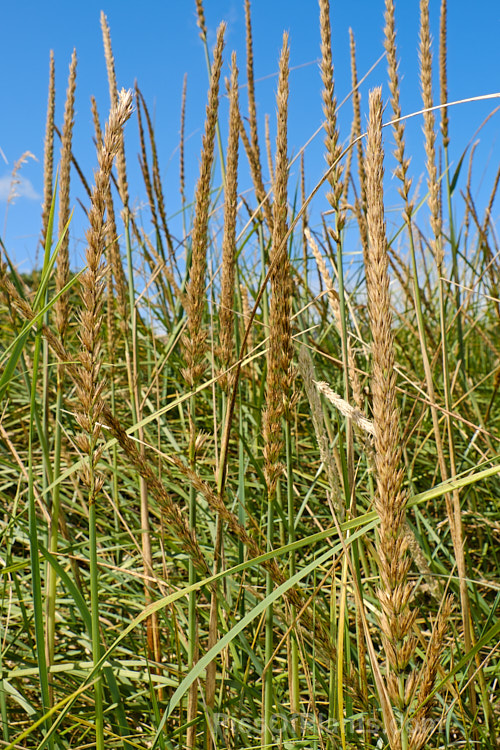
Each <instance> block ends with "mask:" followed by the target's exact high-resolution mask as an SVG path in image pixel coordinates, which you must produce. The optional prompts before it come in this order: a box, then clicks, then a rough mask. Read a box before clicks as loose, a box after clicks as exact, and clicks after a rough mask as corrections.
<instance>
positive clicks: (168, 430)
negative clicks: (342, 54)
mask: <svg viewBox="0 0 500 750" xmlns="http://www.w3.org/2000/svg"><path fill="white" fill-rule="evenodd" d="M196 8H197V12H198V19H199V27H200V30H201V39H202V44H203V45H204V47H205V50H206V58H207V68H208V80H209V84H208V85H209V91H208V95H207V116H206V123H205V130H204V136H203V143H202V153H201V158H200V162H199V163H200V174H199V179H198V182H197V186H196V190H195V194H194V196H193V199H192V203H191V202H190V199H189V197H188V196H187V195H186V194H185V179H184V153H185V148H186V145H185V143H184V132H183V131H184V126H183V122H184V106H185V97H186V93H185V92H184V98H183V112H182V115H181V122H182V124H181V143H180V155H181V158H180V166H181V169H180V192H181V199H182V213H181V215H180V216H170V215H169V209H168V206H167V205H166V204H165V198H164V194H165V193H164V186H163V185H162V179H161V171H160V155H159V154H158V152H157V148H156V143H155V132H154V126H153V122H152V119H151V117H150V112H149V109H148V103H147V102H146V101H145V99H144V97H143V96H142V94H141V91H140V88H139V87H138V86H137V87H136V91H135V94H134V95H132V92H126V91H121V92H119V91H118V88H117V84H116V76H115V72H114V58H113V52H112V46H111V34H110V30H109V27H108V25H107V21H106V18H105V16H104V15H102V17H101V26H102V30H103V38H104V49H105V59H106V64H107V69H108V81H109V88H110V111H109V115H108V116H107V119H106V123H104V122H101V120H100V116H99V113H98V111H97V107H96V104H95V101H93V102H92V110H93V119H94V127H95V143H96V148H97V154H96V161H97V165H98V168H97V170H96V172H95V174H94V177H93V186H92V187H89V186H88V184H87V182H86V181H85V178H84V177H83V175H82V174H81V172H80V170H79V168H78V162H77V159H78V155H77V154H75V153H74V152H73V148H72V126H73V118H74V112H73V102H74V92H75V86H76V85H77V77H76V54H74V55H73V58H72V61H71V65H70V72H69V83H68V91H67V97H66V108H65V115H64V123H63V127H62V128H61V130H60V133H61V141H62V148H61V163H60V165H59V169H58V170H57V175H58V176H57V178H56V177H55V176H54V175H55V174H56V169H55V165H54V133H55V132H56V127H55V124H54V101H55V95H56V92H55V86H54V66H53V60H52V62H51V80H50V85H49V105H48V116H47V133H46V149H45V153H46V158H45V180H46V182H45V191H44V207H43V214H42V228H41V238H42V243H43V247H44V261H43V266H42V268H41V269H36V270H34V271H33V272H32V273H31V274H24V275H20V274H18V273H17V271H16V269H15V267H14V266H13V264H12V263H11V261H10V256H9V248H7V247H4V245H3V244H2V247H1V251H2V252H1V263H0V312H1V327H0V398H1V412H0V414H1V420H0V497H1V498H2V507H3V513H2V517H1V521H0V535H1V548H0V564H1V567H0V572H1V581H2V621H1V627H2V630H1V651H0V653H1V673H2V679H1V681H0V715H1V724H2V730H1V731H2V735H1V737H0V741H1V742H2V747H6V748H17V747H27V748H38V749H39V750H42V748H45V747H49V748H84V747H96V748H98V749H99V750H102V748H110V747H120V748H125V749H126V750H130V749H131V748H153V747H154V748H156V747H158V748H161V749H162V750H163V749H167V748H168V749H172V750H173V749H177V748H189V749H190V750H191V749H193V748H204V749H207V750H211V749H212V748H238V749H240V748H271V747H277V748H286V750H289V749H290V748H298V747H303V748H314V749H315V750H316V749H318V750H319V749H321V750H323V749H325V750H333V748H339V747H341V748H385V747H387V748H391V749H392V750H418V749H419V748H425V747H429V748H444V747H451V746H453V747H465V748H479V747H480V748H496V747H497V742H498V737H497V725H498V720H499V715H500V708H499V705H498V679H499V669H498V642H499V637H500V619H499V617H498V606H499V604H500V590H499V585H498V581H499V571H500V560H499V553H498V542H499V533H500V520H499V506H500V480H499V478H498V475H499V474H500V460H499V454H500V449H499V434H500V433H499V419H500V409H499V400H498V387H499V384H500V376H499V372H500V348H499V345H498V341H499V330H500V329H499V322H500V300H499V294H498V278H499V270H500V269H499V260H498V244H497V236H496V228H495V225H494V223H493V220H492V216H493V204H494V200H495V197H496V191H497V188H498V176H497V179H496V181H495V182H494V184H493V185H492V188H491V197H490V200H489V202H488V205H487V206H486V209H485V211H484V213H483V214H482V215H479V213H478V209H477V208H476V205H475V202H474V189H475V186H474V184H473V183H472V179H471V168H470V166H469V169H468V173H467V160H469V164H472V160H473V156H474V149H472V150H470V151H469V149H468V148H466V150H465V152H464V156H463V158H462V159H461V160H460V161H459V163H458V165H450V161H449V151H448V149H449V133H448V117H450V118H452V117H453V116H454V115H455V114H457V113H460V108H458V109H457V108H455V109H454V110H452V109H451V108H447V107H446V106H445V104H446V101H447V78H446V2H444V1H443V2H442V3H441V28H440V39H439V56H438V60H439V73H440V98H439V103H440V107H438V108H436V102H435V101H434V99H433V93H432V84H431V81H432V68H433V57H432V54H433V53H432V47H431V40H430V31H429V15H428V2H427V1H426V0H421V3H420V11H421V30H420V50H419V59H420V70H421V86H422V100H423V109H424V112H423V113H420V114H419V116H421V117H422V118H423V125H424V127H423V139H424V147H425V154H426V174H425V176H424V178H423V183H422V184H423V185H424V186H425V187H423V188H421V190H420V196H418V195H417V191H416V187H415V186H414V185H413V183H412V178H415V177H416V175H413V174H412V173H411V169H410V163H409V156H410V155H409V153H408V149H407V147H406V141H405V121H404V118H403V119H402V116H403V114H404V113H402V111H401V107H400V103H399V92H400V82H399V77H398V53H397V40H396V22H395V7H394V3H393V2H392V0H386V2H385V51H386V57H387V65H388V80H389V90H390V94H391V99H390V102H389V103H388V106H387V107H386V110H385V114H384V102H383V100H382V94H381V90H380V89H374V90H373V91H372V92H371V93H370V97H369V102H368V107H367V111H366V112H363V113H362V112H361V102H360V99H359V96H358V92H357V88H356V87H357V82H358V80H359V76H358V71H357V70H356V54H355V52H356V51H355V45H354V38H353V37H351V66H352V80H353V87H354V90H353V92H352V103H353V123H352V129H351V133H350V135H349V136H347V135H346V134H341V133H340V132H339V130H338V127H339V126H338V119H337V112H338V107H337V101H336V97H335V75H334V68H333V55H332V49H331V29H330V7H329V2H328V0H320V2H319V13H318V22H319V26H320V31H321V56H322V62H321V66H320V77H321V82H322V86H323V92H322V102H323V113H324V118H325V125H324V138H325V141H324V144H325V159H326V166H325V171H324V172H323V174H322V175H310V174H309V175H308V178H309V180H312V181H313V183H314V184H315V187H314V189H313V191H312V192H311V194H310V195H307V194H306V191H305V165H304V160H302V162H301V173H300V177H299V184H298V185H296V184H293V183H292V180H291V179H290V176H289V167H290V161H289V158H290V157H289V154H290V151H291V145H290V144H289V143H288V134H287V118H288V101H289V98H290V97H293V96H294V92H293V86H291V84H290V82H289V80H288V79H289V69H288V56H289V42H288V37H287V35H286V34H285V35H284V37H283V48H282V53H281V57H280V61H279V75H278V83H277V104H276V110H277V126H276V143H274V144H273V143H271V141H270V137H269V136H268V131H267V134H266V141H265V147H266V151H267V162H268V164H267V165H266V170H264V168H263V164H262V156H261V147H260V145H259V128H258V118H257V108H256V100H255V84H254V80H253V54H254V46H253V39H252V25H251V14H250V3H249V2H245V10H246V32H247V60H246V80H245V83H246V85H247V92H248V112H243V111H242V110H241V99H240V97H239V87H241V85H242V83H241V81H242V80H243V79H244V76H243V75H242V73H241V70H240V71H238V67H240V69H242V68H243V63H242V62H241V61H238V60H237V59H236V55H233V56H232V57H231V55H230V52H228V51H227V50H226V49H224V43H225V42H224V38H225V33H226V27H225V25H224V24H221V26H220V27H219V30H218V35H217V43H216V47H215V49H214V51H213V52H212V51H210V50H209V48H208V45H207V34H206V27H205V20H204V15H203V5H202V3H201V2H197V3H196ZM435 57H436V55H435ZM230 59H231V77H230V81H228V82H226V87H225V88H224V85H223V83H222V81H221V69H222V65H223V63H224V61H225V62H227V61H229V60H230ZM224 92H227V95H228V99H229V102H230V106H229V119H228V123H227V124H226V123H225V121H224V120H225V117H226V116H225V115H224V114H222V113H221V94H222V93H224ZM448 109H449V112H448ZM389 110H391V113H390V112H389ZM458 116H459V114H458ZM130 118H132V119H135V118H137V122H138V125H139V136H140V149H141V151H140V155H139V159H140V163H141V170H142V175H143V181H144V196H145V202H146V203H145V205H146V207H143V208H142V209H141V211H140V212H139V211H137V212H136V211H134V210H133V209H132V206H131V205H130V199H129V187H128V180H127V161H126V148H125V145H126V141H127V128H128V127H130V123H128V124H127V121H128V120H129V119H130ZM391 118H392V121H391ZM438 119H439V120H440V125H439V124H438V122H437V120H438ZM365 120H366V122H367V126H366V127H367V132H366V133H364V132H362V129H363V127H364V126H363V125H362V122H364V121H365ZM384 121H385V123H386V124H387V125H386V124H384ZM57 132H59V131H57ZM224 133H227V135H226V136H225V135H224ZM392 138H393V139H394V141H395V151H394V152H393V153H392V154H391V153H390V151H391V148H393V146H392ZM344 142H345V143H349V146H348V147H347V148H344V147H343V146H342V144H343V143H344ZM464 148H465V147H464ZM71 165H73V167H77V169H72V166H71ZM16 169H17V167H16ZM265 171H269V172H270V174H271V178H270V179H271V182H269V183H268V182H266V181H265V177H264V174H265ZM384 173H385V175H386V177H385V178H384ZM391 173H394V177H395V181H397V183H398V185H399V190H400V199H401V202H400V206H399V207H398V210H399V216H400V218H399V219H396V221H397V222H398V224H397V226H396V228H395V229H394V227H391V231H390V232H388V231H387V228H386V212H387V206H386V203H387V199H385V198H384V185H385V184H386V183H387V179H386V178H387V176H390V175H391ZM466 173H467V174H466ZM242 174H244V175H245V176H247V175H248V174H249V175H250V177H251V179H252V182H253V187H254V193H253V194H252V195H249V194H244V195H242V194H240V193H239V184H240V182H241V180H240V177H241V175H242ZM81 178H82V179H83V180H84V181H85V185H86V189H87V195H88V201H87V205H86V206H85V209H86V211H87V215H88V226H89V229H88V232H87V234H86V247H87V250H86V265H85V267H84V268H83V269H81V270H79V271H78V272H77V273H75V272H72V271H71V270H70V263H69V254H68V253H69V247H68V245H69V243H68V239H67V238H68V235H67V231H68V226H69V225H70V222H71V215H70V199H69V198H70V195H71V190H72V186H71V182H70V181H71V180H74V179H78V180H79V179H81ZM73 189H74V186H73ZM422 191H423V193H424V194H423V195H422ZM323 192H324V193H326V194H327V200H328V203H329V210H328V211H326V212H325V213H323V214H321V213H320V212H319V209H318V208H317V196H318V194H319V193H323ZM391 209H392V222H393V224H394V216H398V214H397V213H395V212H394V206H391ZM56 221H57V222H58V223H57V227H58V228H57V232H56V229H55V226H56ZM391 235H392V238H391ZM353 248H356V249H359V255H360V257H362V259H363V260H362V262H361V261H360V262H359V263H358V264H352V263H350V261H349V257H350V254H351V253H352V251H353Z"/></svg>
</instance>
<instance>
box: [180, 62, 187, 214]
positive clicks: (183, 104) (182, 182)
mask: <svg viewBox="0 0 500 750" xmlns="http://www.w3.org/2000/svg"><path fill="white" fill-rule="evenodd" d="M186 101H187V73H185V74H184V78H183V80H182V98H181V125H180V131H179V190H180V193H181V201H182V206H183V207H184V206H185V204H186V172H185V166H184V147H185V129H186ZM183 215H184V214H183Z"/></svg>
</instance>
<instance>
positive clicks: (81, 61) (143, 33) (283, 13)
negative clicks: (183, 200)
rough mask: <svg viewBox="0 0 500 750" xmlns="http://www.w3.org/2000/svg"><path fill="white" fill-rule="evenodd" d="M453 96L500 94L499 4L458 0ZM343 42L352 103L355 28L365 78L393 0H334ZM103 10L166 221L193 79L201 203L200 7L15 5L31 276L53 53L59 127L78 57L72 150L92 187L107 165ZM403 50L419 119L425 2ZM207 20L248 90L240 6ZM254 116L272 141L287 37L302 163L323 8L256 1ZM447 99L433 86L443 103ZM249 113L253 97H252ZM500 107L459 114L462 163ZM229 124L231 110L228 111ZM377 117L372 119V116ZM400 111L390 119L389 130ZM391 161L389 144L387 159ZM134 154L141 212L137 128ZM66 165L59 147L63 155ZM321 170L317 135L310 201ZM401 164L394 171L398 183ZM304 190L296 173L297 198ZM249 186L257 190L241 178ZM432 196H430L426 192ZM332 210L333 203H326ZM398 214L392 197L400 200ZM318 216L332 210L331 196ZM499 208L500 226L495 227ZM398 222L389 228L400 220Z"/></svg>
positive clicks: (483, 158) (486, 157)
mask: <svg viewBox="0 0 500 750" xmlns="http://www.w3.org/2000/svg"><path fill="white" fill-rule="evenodd" d="M448 4H449V9H448V19H449V40H448V60H449V98H450V100H456V99H462V98H467V97H472V96H478V95H482V94H491V93H494V92H498V91H500V76H499V70H500V65H499V62H500V61H499V54H498V39H499V38H500V5H499V4H498V2H497V0H476V1H475V2H474V3H471V2H470V0H468V1H467V2H466V0H449V3H448ZM331 5H332V14H331V20H332V33H333V43H334V63H335V76H336V93H337V97H338V100H339V101H341V100H342V99H344V97H345V96H347V95H348V94H349V92H350V64H349V41H348V29H349V27H352V29H353V31H354V34H355V37H356V44H357V54H358V71H359V75H360V77H361V76H362V75H363V74H364V73H365V72H366V71H368V69H369V68H370V67H371V66H372V65H373V64H374V63H375V62H376V61H377V59H378V58H379V56H380V55H381V53H382V52H383V25H384V21H383V11H384V2H383V0H332V4H331ZM439 5H440V3H439V0H431V2H430V8H431V23H432V28H433V36H434V39H435V51H436V53H437V40H438V28H439ZM101 9H102V10H104V12H105V13H106V15H107V17H108V22H109V24H110V28H111V35H112V42H113V49H114V54H115V60H116V69H117V76H118V83H119V86H120V87H121V86H125V87H131V86H132V85H133V83H134V80H135V79H136V78H137V80H138V82H139V85H140V86H141V88H142V91H143V94H144V96H145V98H146V101H147V102H148V104H149V107H150V110H151V112H152V113H153V115H154V120H155V124H156V135H157V143H158V150H159V155H160V161H161V169H162V176H163V179H164V181H165V184H166V194H167V210H168V212H169V213H174V212H175V211H176V210H177V209H178V207H179V192H178V152H177V144H178V134H179V116H180V102H181V91H182V81H183V76H184V73H187V74H188V101H187V113H186V117H187V120H186V136H187V143H186V149H187V154H186V157H187V193H188V195H190V194H192V191H193V188H194V185H195V183H196V178H197V165H198V159H199V153H200V146H201V134H202V129H203V118H204V111H205V104H206V92H207V72H206V67H205V59H204V51H203V47H202V43H201V41H200V39H199V36H198V28H197V25H196V12H195V2H194V0H177V1H175V2H174V1H171V0H165V1H164V2H160V1H159V0H157V1H155V2H153V0H143V2H141V4H140V6H139V4H138V3H136V2H134V3H132V2H128V0H121V1H120V2H118V1H117V0H86V1H85V2H81V1H80V2H78V1H77V2H73V3H68V2H67V0H65V2H62V0H51V2H50V3H42V2H41V1H40V2H34V1H33V0H31V1H29V0H26V1H24V2H17V3H4V5H3V8H2V39H1V44H0V69H1V71H2V77H1V88H2V109H3V114H2V118H1V120H0V149H1V151H0V236H1V237H2V239H3V240H4V242H5V244H6V247H7V250H8V252H9V253H10V254H11V256H12V257H13V258H14V259H15V261H16V263H17V264H18V265H19V267H20V268H21V269H23V270H28V269H29V268H30V267H31V266H32V265H33V264H34V262H35V258H36V247H37V240H38V237H39V232H40V213H41V196H42V191H43V142H44V135H45V116H46V114H45V113H46V103H47V88H48V69H49V52H50V50H51V49H53V50H54V54H55V62H56V91H57V93H56V97H57V103H56V122H57V124H58V125H59V126H61V124H62V115H63V109H64V98H65V91H66V85H67V75H68V65H69V61H70V58H71V53H72V50H73V47H75V48H76V50H77V55H78V73H77V95H76V121H75V129H74V152H75V155H76V158H77V159H78V161H79V162H80V164H81V166H82V168H83V170H84V172H85V174H86V176H87V178H88V179H89V180H91V178H92V170H93V169H94V167H95V164H96V158H95V150H94V146H93V143H92V136H93V127H92V118H91V114H90V96H91V95H92V94H93V95H95V97H96V99H97V102H98V105H99V108H100V112H101V120H104V118H105V116H106V114H107V108H108V90H107V78H106V69H105V63H104V56H103V51H102V39H101V29H100V24H99V16H100V11H101ZM396 13H397V27H398V50H399V56H400V59H401V64H400V75H401V80H402V92H401V97H402V98H401V103H402V108H403V112H404V113H410V112H413V111H415V110H418V109H420V107H421V100H420V90H419V82H418V56H417V48H418V31H419V29H418V16H419V3H418V0H399V1H398V0H397V1H396ZM205 14H206V18H207V25H208V28H209V41H210V44H211V46H212V44H213V41H214V39H215V30H216V28H217V25H218V23H219V22H220V21H221V20H225V21H227V23H228V30H227V35H226V48H225V69H224V74H225V75H227V73H228V61H229V59H230V53H231V51H232V50H233V49H235V50H236V52H237V55H238V64H239V68H240V82H241V83H244V81H245V62H246V61H245V25H244V13H243V0H205ZM252 18H253V33H254V54H255V75H256V79H257V104H258V109H259V117H260V126H261V129H260V137H261V142H262V144H263V142H264V115H265V113H269V114H270V116H271V123H272V124H273V123H274V114H275V100H274V96H275V89H276V82H277V77H276V72H277V61H278V58H279V52H280V47H281V42H282V33H283V30H285V29H286V30H287V31H289V33H290V49H291V57H290V65H291V67H292V72H291V77H290V110H289V123H290V133H289V152H290V155H293V154H295V153H297V151H298V150H299V149H300V148H301V147H302V146H303V144H304V143H305V142H306V141H307V140H308V139H309V138H310V136H311V135H312V134H313V133H314V132H315V131H316V129H317V128H318V127H319V125H320V124H321V118H322V115H321V82H320V77H319V71H318V57H319V24H318V4H317V0H253V3H252ZM385 82H386V64H385V60H382V61H381V62H380V63H379V64H378V66H377V67H376V69H375V70H374V71H373V72H372V73H371V74H370V76H369V77H368V79H367V81H366V82H365V83H364V84H363V86H362V88H361V93H362V106H363V105H366V102H367V99H368V90H369V88H371V87H373V86H376V85H380V84H383V85H384V87H385V88H384V95H385V96H386V98H387V96H388V92H387V87H386V85H385ZM437 96H438V88H437V86H436V88H435V98H436V99H437ZM241 102H242V108H244V106H245V91H244V89H242V92H241ZM497 105H500V100H496V101H495V100H492V101H489V102H480V103H473V104H464V105H460V106H459V107H456V108H454V109H453V110H452V111H450V119H451V125H450V130H451V138H452V145H451V154H452V158H453V159H454V160H455V161H457V160H458V158H459V157H460V155H461V153H462V151H463V150H464V149H465V147H466V146H467V144H468V142H469V141H470V139H471V138H472V137H473V135H474V133H475V131H476V129H477V128H478V127H479V126H480V125H481V123H482V121H483V120H484V118H485V117H486V116H487V115H488V113H489V112H491V111H492V110H493V109H494V108H495V106H497ZM222 112H223V120H224V121H225V117H226V112H227V107H226V103H225V102H223V104H222ZM365 112H366V110H365ZM388 115H389V112H387V113H386V119H388ZM350 118H351V107H350V103H349V102H347V103H346V104H345V105H344V106H343V108H342V110H341V114H340V124H341V132H342V138H343V139H347V137H348V134H349V129H350ZM421 125H422V122H421V118H415V119H414V120H412V121H410V122H409V124H408V131H407V132H408V146H409V151H410V153H411V154H412V169H413V173H414V175H415V184H417V182H418V178H419V177H420V176H421V175H422V174H423V169H424V168H423V144H422V138H421ZM499 135H500V113H497V114H496V115H494V116H493V118H491V120H490V122H489V123H488V125H487V126H486V127H485V128H484V129H483V130H482V131H481V133H480V134H479V136H478V137H479V138H480V144H479V146H478V149H477V151H476V156H475V167H474V169H473V185H474V188H475V195H476V197H477V200H478V202H479V203H480V205H484V201H485V200H487V197H488V194H489V191H490V190H491V186H492V184H493V180H494V177H495V173H496V170H497V168H498V163H499V161H500V142H499ZM390 149H391V138H390V134H389V133H387V134H386V150H387V151H390ZM126 150H127V160H128V168H129V182H130V191H131V198H132V202H133V204H135V205H140V204H141V202H143V201H144V190H143V187H142V183H141V179H140V176H139V173H138V167H137V153H138V140H137V124H136V121H135V119H132V121H130V122H129V123H128V125H127V134H126ZM25 151H30V152H31V153H32V154H33V155H34V157H35V158H36V160H35V159H29V160H28V161H27V163H26V164H24V166H23V168H22V170H21V173H20V174H21V177H22V182H21V184H20V185H19V188H18V194H19V195H18V197H17V199H16V200H15V202H14V204H11V205H10V206H9V209H8V214H7V216H6V196H7V194H8V186H9V182H10V173H11V170H12V167H13V165H14V163H15V162H16V160H17V159H19V158H20V156H21V155H22V154H23V153H24V152H25ZM56 156H57V157H58V156H59V144H58V143H57V144H56ZM323 166H324V161H323V156H322V137H321V135H320V136H318V137H316V139H315V140H314V141H313V143H312V144H311V145H310V146H309V147H308V149H307V151H306V181H307V188H308V189H309V190H310V189H312V188H313V187H314V185H315V184H316V182H317V181H318V180H319V179H320V177H321V173H322V170H323ZM390 167H391V161H390V158H388V160H387V167H386V169H387V170H388V171H390ZM297 179H298V175H297V171H296V170H293V169H292V175H291V183H290V184H291V187H293V186H294V185H295V184H296V181H297ZM241 188H242V189H245V188H250V181H249V180H248V179H247V178H245V176H244V175H243V176H242V182H241ZM420 194H422V191H421V192H420ZM79 196H81V190H80V186H79V184H78V178H77V176H76V175H75V174H73V175H72V196H71V197H72V205H74V207H75V216H74V221H73V225H72V228H71V250H72V257H73V258H74V259H75V263H76V264H78V258H80V257H81V255H82V252H83V249H84V248H83V242H84V239H83V237H84V231H85V223H84V220H83V212H82V209H81V208H80V206H79V205H78V204H77V198H78V197H79ZM322 201H323V203H322ZM389 203H390V195H389ZM317 208H318V209H319V211H321V210H323V209H326V208H327V206H326V202H325V201H324V200H323V199H322V198H321V197H320V198H319V205H318V206H317ZM498 214H499V210H498V207H497V208H496V212H494V216H496V217H498ZM389 221H390V218H389Z"/></svg>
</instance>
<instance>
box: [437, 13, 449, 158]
mask: <svg viewBox="0 0 500 750" xmlns="http://www.w3.org/2000/svg"><path fill="white" fill-rule="evenodd" d="M447 16H448V3H447V0H441V13H440V16H439V98H440V102H441V104H446V102H447V101H448V71H447V65H446V58H447V56H448V53H447V41H446V36H447V28H446V26H447ZM448 128H449V121H448V107H441V135H442V136H443V147H444V148H445V149H446V148H448V145H449V143H450V137H449V135H448Z"/></svg>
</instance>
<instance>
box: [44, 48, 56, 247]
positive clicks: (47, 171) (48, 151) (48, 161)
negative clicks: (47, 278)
mask: <svg viewBox="0 0 500 750" xmlns="http://www.w3.org/2000/svg"><path fill="white" fill-rule="evenodd" d="M55 108H56V66H55V62H54V52H53V50H51V51H50V64H49V96H48V102H47V120H46V125H45V144H44V151H43V210H42V237H41V245H42V247H45V240H46V238H47V227H48V223H49V214H50V207H51V205H52V193H53V191H54V186H53V185H54V112H55Z"/></svg>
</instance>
